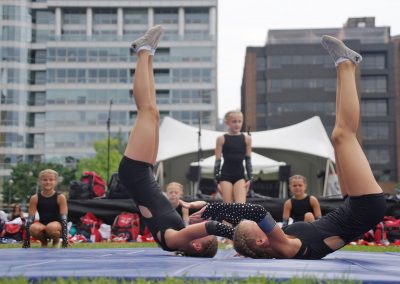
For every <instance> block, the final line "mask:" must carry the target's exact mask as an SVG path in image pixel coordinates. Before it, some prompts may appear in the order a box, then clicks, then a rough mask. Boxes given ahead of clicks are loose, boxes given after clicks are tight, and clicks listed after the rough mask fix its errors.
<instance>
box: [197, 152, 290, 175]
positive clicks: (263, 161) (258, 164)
mask: <svg viewBox="0 0 400 284" xmlns="http://www.w3.org/2000/svg"><path fill="white" fill-rule="evenodd" d="M214 163H215V155H214V156H211V157H208V158H206V159H204V160H202V161H200V167H201V172H202V173H207V174H212V173H214ZM198 164H199V163H198V162H192V163H191V164H190V165H191V166H198ZM251 164H252V166H253V174H255V175H257V174H259V173H261V172H262V173H264V174H268V173H275V172H277V171H279V167H280V166H284V165H286V163H284V162H278V161H275V160H272V159H270V158H267V157H264V156H262V155H260V154H257V153H254V152H252V153H251Z"/></svg>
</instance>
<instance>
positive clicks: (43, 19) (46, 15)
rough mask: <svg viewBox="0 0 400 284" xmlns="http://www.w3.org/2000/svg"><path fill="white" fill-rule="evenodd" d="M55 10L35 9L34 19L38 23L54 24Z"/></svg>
mask: <svg viewBox="0 0 400 284" xmlns="http://www.w3.org/2000/svg"><path fill="white" fill-rule="evenodd" d="M54 18H55V17H54V12H53V11H50V10H33V17H32V21H33V23H36V24H54Z"/></svg>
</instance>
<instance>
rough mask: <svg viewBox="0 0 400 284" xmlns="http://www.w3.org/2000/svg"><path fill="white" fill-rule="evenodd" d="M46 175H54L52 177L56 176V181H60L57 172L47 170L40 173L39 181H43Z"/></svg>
mask: <svg viewBox="0 0 400 284" xmlns="http://www.w3.org/2000/svg"><path fill="white" fill-rule="evenodd" d="M46 174H52V175H54V177H55V178H56V180H57V181H58V173H57V172H56V171H55V170H52V169H45V170H43V171H41V172H40V173H39V180H41V179H42V177H43V176H44V175H46Z"/></svg>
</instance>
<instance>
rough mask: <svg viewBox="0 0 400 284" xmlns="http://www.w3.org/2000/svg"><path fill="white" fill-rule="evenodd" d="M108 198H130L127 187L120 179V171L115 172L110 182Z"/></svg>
mask: <svg viewBox="0 0 400 284" xmlns="http://www.w3.org/2000/svg"><path fill="white" fill-rule="evenodd" d="M107 198H108V199H129V198H131V197H130V196H129V194H128V190H127V188H126V187H125V186H124V185H123V184H122V183H121V181H120V180H119V176H118V173H113V174H112V176H111V179H110V183H109V184H108V196H107Z"/></svg>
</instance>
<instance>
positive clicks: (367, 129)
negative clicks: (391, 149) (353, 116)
mask: <svg viewBox="0 0 400 284" xmlns="http://www.w3.org/2000/svg"><path fill="white" fill-rule="evenodd" d="M362 138H363V140H387V139H389V125H388V124H387V123H386V122H365V123H363V124H362Z"/></svg>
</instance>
